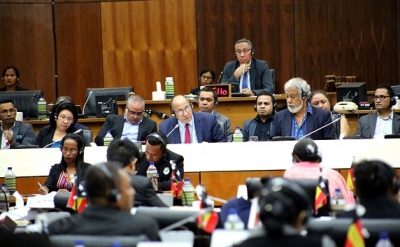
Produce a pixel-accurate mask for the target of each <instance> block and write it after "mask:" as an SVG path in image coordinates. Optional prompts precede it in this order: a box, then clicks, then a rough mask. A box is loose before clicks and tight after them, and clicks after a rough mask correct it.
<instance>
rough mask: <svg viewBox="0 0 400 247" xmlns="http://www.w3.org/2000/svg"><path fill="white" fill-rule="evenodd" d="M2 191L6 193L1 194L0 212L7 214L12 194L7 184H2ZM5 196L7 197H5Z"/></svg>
mask: <svg viewBox="0 0 400 247" xmlns="http://www.w3.org/2000/svg"><path fill="white" fill-rule="evenodd" d="M1 189H2V190H3V191H4V193H3V191H1V192H0V212H7V211H8V210H9V208H10V192H9V191H8V189H7V186H6V184H5V183H3V184H1ZM4 194H5V195H6V196H5V197H4Z"/></svg>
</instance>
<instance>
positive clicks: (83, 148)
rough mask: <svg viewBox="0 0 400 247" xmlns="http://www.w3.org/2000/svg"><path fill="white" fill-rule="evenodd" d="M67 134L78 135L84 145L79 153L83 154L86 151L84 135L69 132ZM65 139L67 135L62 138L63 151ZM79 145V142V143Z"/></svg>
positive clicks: (61, 147)
mask: <svg viewBox="0 0 400 247" xmlns="http://www.w3.org/2000/svg"><path fill="white" fill-rule="evenodd" d="M67 135H74V136H78V137H79V138H80V139H81V141H82V147H81V148H80V149H79V154H83V151H85V141H84V140H83V138H82V136H80V135H78V134H75V133H69V134H67ZM64 141H65V136H64V137H63V139H62V140H61V146H60V150H61V151H62V149H63V147H64ZM78 146H79V144H78Z"/></svg>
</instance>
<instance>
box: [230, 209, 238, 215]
mask: <svg viewBox="0 0 400 247" xmlns="http://www.w3.org/2000/svg"><path fill="white" fill-rule="evenodd" d="M229 214H237V211H236V208H230V209H229Z"/></svg>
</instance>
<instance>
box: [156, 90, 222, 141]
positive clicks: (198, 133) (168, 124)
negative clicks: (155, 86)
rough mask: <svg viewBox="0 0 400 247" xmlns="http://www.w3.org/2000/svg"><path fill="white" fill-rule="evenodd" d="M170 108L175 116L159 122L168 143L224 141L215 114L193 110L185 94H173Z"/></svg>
mask: <svg viewBox="0 0 400 247" xmlns="http://www.w3.org/2000/svg"><path fill="white" fill-rule="evenodd" d="M170 110H171V113H172V115H174V116H175V117H172V118H168V119H166V120H164V121H163V122H162V123H161V124H160V132H162V133H164V134H165V135H166V136H167V137H168V143H170V144H177V143H202V142H226V138H225V136H224V134H223V133H222V130H221V127H220V125H219V124H218V122H217V118H216V117H215V115H213V114H209V113H203V112H193V104H192V102H190V100H189V99H187V98H186V97H185V96H183V95H178V96H175V97H174V98H173V99H172V100H171V103H170ZM176 129H177V130H176Z"/></svg>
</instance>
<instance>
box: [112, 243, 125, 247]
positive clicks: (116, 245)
mask: <svg viewBox="0 0 400 247" xmlns="http://www.w3.org/2000/svg"><path fill="white" fill-rule="evenodd" d="M111 247H122V245H121V244H120V243H119V242H113V243H112V244H111Z"/></svg>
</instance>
